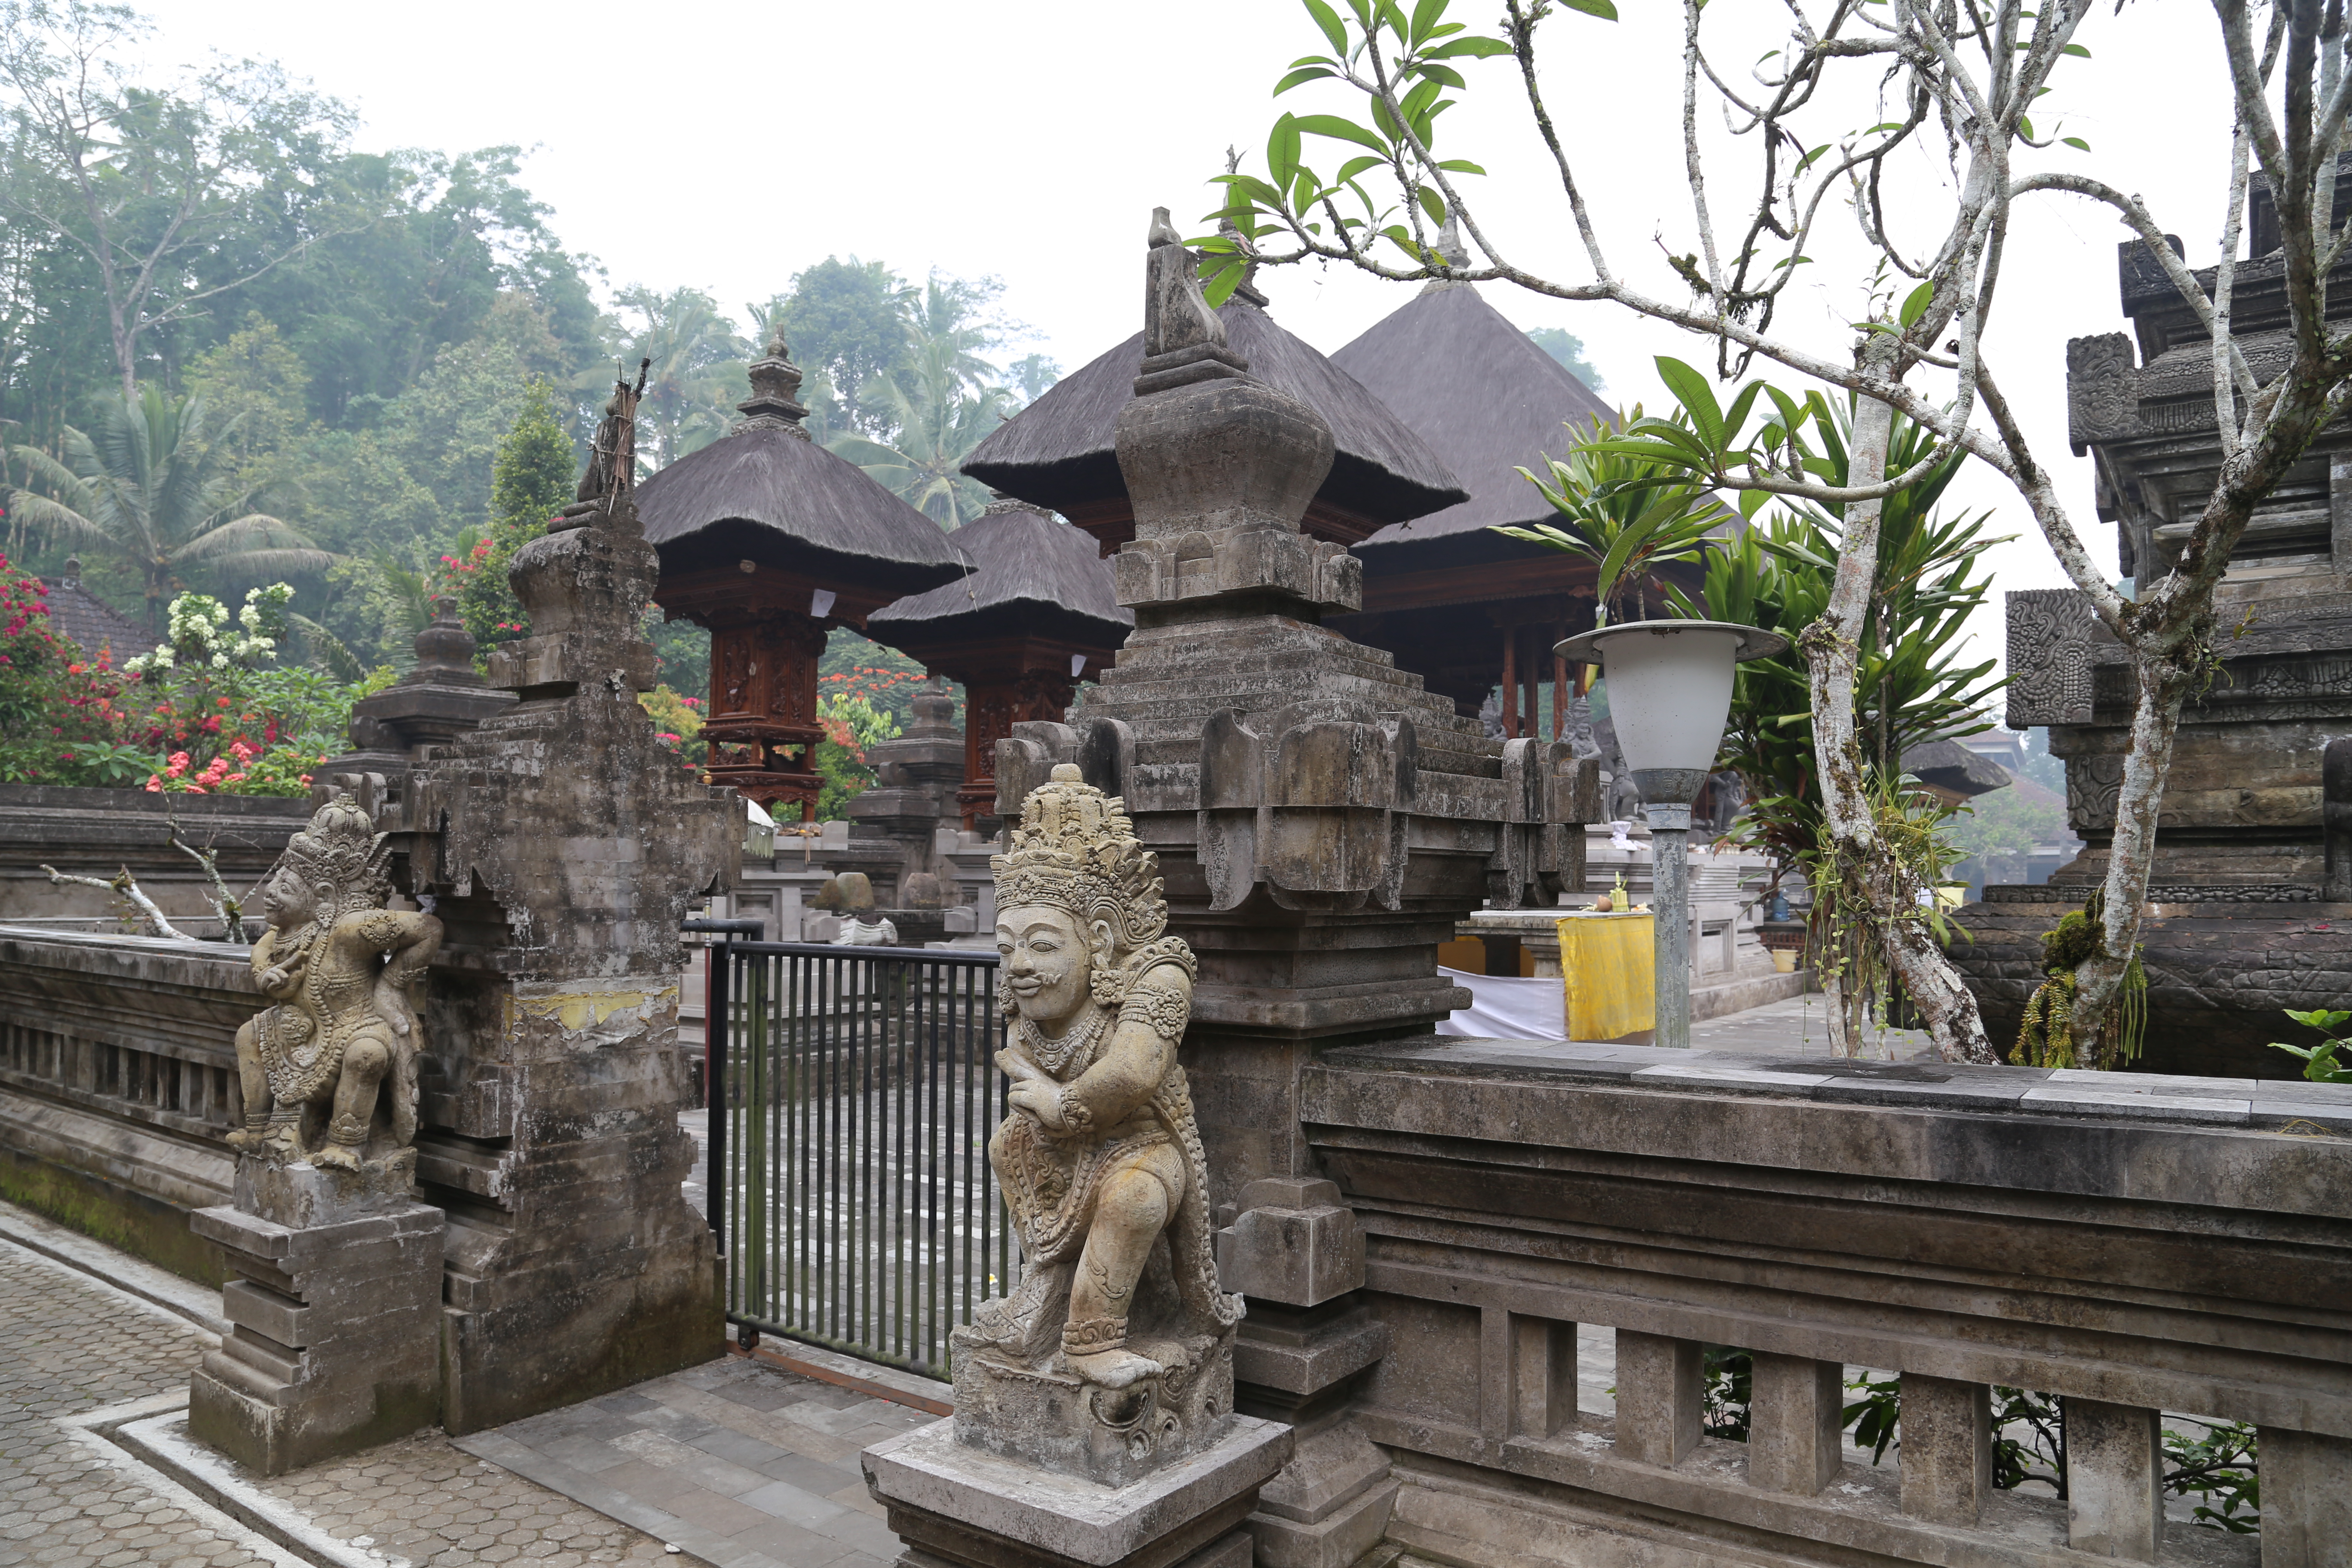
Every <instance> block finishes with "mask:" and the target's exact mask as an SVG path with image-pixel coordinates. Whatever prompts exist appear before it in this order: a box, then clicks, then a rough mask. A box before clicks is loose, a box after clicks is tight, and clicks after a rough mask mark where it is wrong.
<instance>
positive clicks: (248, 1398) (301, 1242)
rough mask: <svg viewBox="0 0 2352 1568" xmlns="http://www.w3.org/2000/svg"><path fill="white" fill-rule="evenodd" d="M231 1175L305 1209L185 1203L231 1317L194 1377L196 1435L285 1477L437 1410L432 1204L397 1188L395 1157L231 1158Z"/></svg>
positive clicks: (406, 1428)
mask: <svg viewBox="0 0 2352 1568" xmlns="http://www.w3.org/2000/svg"><path fill="white" fill-rule="evenodd" d="M240 1163H241V1165H243V1166H245V1167H257V1166H261V1165H262V1162H260V1161H257V1160H254V1159H251V1158H247V1159H246V1160H244V1161H242V1162H240ZM237 1185H238V1189H239V1191H240V1192H241V1193H243V1194H246V1195H247V1197H248V1198H251V1199H254V1200H255V1201H257V1202H260V1203H262V1204H264V1205H267V1206H268V1207H269V1208H270V1209H271V1210H272V1212H273V1214H286V1215H297V1216H303V1217H307V1218H308V1219H310V1221H311V1222H312V1223H310V1224H307V1225H289V1224H286V1223H284V1222H283V1221H281V1220H279V1219H278V1218H275V1217H269V1216H265V1215H256V1214H247V1213H244V1212H241V1211H239V1210H236V1209H226V1208H214V1209H206V1210H203V1211H201V1212H199V1213H198V1214H197V1215H194V1216H193V1220H192V1228H194V1230H196V1231H197V1233H198V1234H200V1235H204V1236H207V1237H210V1238H211V1239H213V1240H215V1241H217V1242H219V1243H220V1245H221V1249H222V1254H223V1257H224V1258H225V1260H226V1267H227V1269H228V1271H229V1273H230V1275H231V1276H232V1279H230V1281H229V1283H228V1284H227V1285H226V1287H225V1288H224V1289H223V1291H222V1307H223V1310H224V1312H225V1314H226V1316H227V1317H228V1319H229V1321H231V1323H232V1324H233V1325H235V1326H234V1327H233V1328H232V1329H231V1331H230V1332H229V1333H228V1334H227V1335H226V1337H225V1338H224V1339H223V1340H222V1341H221V1343H220V1347H219V1348H218V1349H217V1350H215V1351H213V1352H209V1353H207V1354H206V1355H205V1359H204V1363H203V1365H202V1366H201V1367H200V1368H199V1369H198V1370H197V1372H196V1373H195V1374H194V1378H193V1379H192V1381H191V1384H190V1387H189V1394H188V1429H189V1431H190V1433H191V1434H192V1435H194V1436H195V1437H197V1438H198V1439H200V1440H201V1441H204V1442H206V1443H209V1444H211V1445H212V1446H213V1447H216V1448H219V1449H220V1450H222V1451H223V1452H224V1453H226V1454H227V1455H228V1456H229V1457H230V1458H234V1459H236V1461H238V1462H239V1463H240V1464H243V1465H245V1466H246V1467H247V1468H250V1469H254V1470H257V1471H259V1472H260V1473H262V1474H263V1475H278V1474H281V1473H283V1472H285V1471H287V1470H290V1469H297V1468H300V1467H302V1466H304V1465H310V1464H315V1463H317V1462H318V1461H320V1460H321V1459H327V1458H334V1457H335V1456H337V1455H339V1454H348V1453H353V1452H356V1451H358V1450H360V1449H362V1448H368V1447H374V1446H375V1445H377V1444H379V1443H385V1442H389V1441H391V1440H392V1439H394V1438H395V1437H402V1436H407V1435H408V1434H409V1433H410V1432H413V1431H415V1430H416V1429H417V1428H418V1427H420V1426H430V1425H432V1424H433V1423H434V1422H435V1421H436V1420H437V1419H439V1417H440V1414H441V1344H440V1341H441V1262H442V1258H441V1254H442V1236H443V1230H444V1227H445V1225H446V1220H445V1219H444V1217H443V1215H442V1213H441V1211H440V1210H439V1209H436V1208H432V1207H428V1206H427V1205H423V1204H419V1203H416V1202H415V1201H414V1200H404V1199H403V1198H402V1196H401V1190H402V1189H404V1188H405V1187H406V1185H407V1176H406V1173H405V1171H404V1170H403V1171H402V1172H400V1173H398V1175H397V1179H396V1181H395V1180H394V1177H393V1175H392V1174H391V1173H388V1172H386V1171H385V1170H383V1169H372V1170H370V1171H369V1172H367V1173H365V1174H353V1173H344V1172H337V1171H320V1170H318V1169H316V1168H314V1167H312V1166H310V1164H308V1163H300V1164H295V1165H290V1166H282V1167H266V1168H263V1169H259V1170H252V1169H247V1170H240V1172H239V1173H238V1183H237Z"/></svg>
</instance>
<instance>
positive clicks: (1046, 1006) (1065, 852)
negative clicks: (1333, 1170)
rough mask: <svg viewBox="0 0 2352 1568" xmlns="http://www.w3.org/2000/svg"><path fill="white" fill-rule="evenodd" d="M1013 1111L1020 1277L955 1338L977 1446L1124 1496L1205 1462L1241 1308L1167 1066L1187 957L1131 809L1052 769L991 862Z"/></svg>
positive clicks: (1005, 1134)
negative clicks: (1166, 1467)
mask: <svg viewBox="0 0 2352 1568" xmlns="http://www.w3.org/2000/svg"><path fill="white" fill-rule="evenodd" d="M993 866H994V868H995V872H996V904H997V910H998V915H997V921H996V942H997V949H998V951H999V952H1001V953H1002V954H1003V977H1002V984H1003V1005H1004V1007H1005V1009H1006V1011H1007V1012H1008V1013H1009V1014H1010V1015H1011V1016H1012V1030H1011V1036H1012V1038H1011V1041H1010V1043H1009V1044H1008V1045H1007V1046H1006V1047H1005V1048H1004V1049H1003V1051H1001V1052H999V1053H998V1055H997V1058H996V1061H997V1065H998V1066H999V1067H1000V1068H1003V1071H1004V1072H1005V1074H1006V1075H1007V1076H1008V1077H1010V1078H1011V1079H1013V1087H1012V1089H1011V1091H1010V1093H1009V1095H1008V1096H1007V1098H1008V1100H1009V1101H1010V1104H1011V1110H1010V1111H1009V1113H1008V1114H1007V1115H1006V1117H1005V1119H1004V1121H1003V1124H1002V1125H1000V1126H999V1127H998V1128H997V1131H996V1134H995V1136H994V1138H993V1139H992V1140H991V1141H990V1143H989V1159H990V1162H991V1163H992V1165H993V1166H994V1167H995V1170H996V1173H997V1179H998V1181H999V1182H1000V1184H1002V1185H1003V1190H1004V1195H1005V1199H1006V1202H1007V1203H1008V1204H1009V1205H1010V1206H1011V1208H1012V1211H1013V1220H1014V1223H1015V1224H1016V1225H1018V1226H1020V1233H1021V1246H1022V1258H1023V1264H1024V1268H1025V1270H1026V1273H1025V1275H1024V1278H1023V1279H1022V1282H1021V1285H1020V1288H1019V1289H1017V1290H1015V1291H1014V1292H1013V1294H1012V1295H1011V1296H1009V1297H1003V1298H999V1299H997V1300H992V1301H990V1302H988V1303H987V1304H985V1305H984V1306H982V1309H981V1310H980V1311H979V1312H978V1314H976V1316H975V1319H974V1321H972V1323H971V1325H970V1326H968V1327H966V1328H962V1329H959V1330H958V1331H956V1335H955V1340H956V1344H957V1347H958V1350H957V1355H956V1430H957V1436H959V1438H961V1440H962V1441H964V1442H966V1443H971V1444H973V1445H975V1446H977V1447H986V1448H989V1449H992V1450H993V1451H996V1452H1000V1453H1004V1454H1008V1455H1012V1456H1014V1457H1018V1458H1027V1459H1031V1460H1033V1461H1035V1462H1038V1463H1042V1464H1045V1465H1047V1466H1049V1467H1052V1468H1061V1469H1067V1470H1073V1471H1076V1472H1077V1473H1082V1474H1086V1475H1088V1476H1091V1477H1092V1478H1094V1479H1097V1480H1100V1481H1103V1482H1105V1483H1107V1484H1110V1485H1121V1484H1124V1483H1125V1482H1126V1481H1128V1480H1130V1479H1135V1478H1136V1477H1137V1476H1139V1475H1141V1474H1143V1473H1144V1472H1146V1471H1148V1470H1149V1469H1150V1468H1155V1467H1156V1466H1158V1465H1159V1464H1161V1463H1164V1462H1166V1461H1167V1460H1168V1459H1171V1458H1175V1457H1178V1456H1180V1455H1181V1454H1185V1453H1190V1452H1192V1451H1195V1450H1196V1449H1198V1448H1200V1447H1205V1446H1206V1445H1208V1444H1210V1443H1212V1442H1214V1441H1215V1440H1216V1438H1217V1436H1219V1435H1220V1434H1221V1433H1222V1431H1223V1427H1224V1424H1225V1418H1226V1417H1227V1416H1228V1415H1231V1413H1232V1409H1233V1329H1234V1324H1235V1323H1236V1322H1238V1321H1240V1319H1241V1316H1242V1300H1241V1298H1240V1297H1238V1296H1231V1295H1227V1294H1225V1293H1223V1291H1221V1290H1219V1289H1217V1276H1216V1265H1215V1259H1214V1257H1213V1253H1212V1250H1211V1248H1212V1243H1211V1239H1210V1221H1209V1208H1208V1173H1207V1168H1206V1163H1205V1162H1204V1160H1203V1158H1202V1152H1201V1138H1200V1131H1199V1130H1198V1128H1197V1127H1196V1126H1195V1124H1194V1122H1193V1118H1192V1096H1191V1092H1190V1090H1189V1089H1188V1088H1187V1087H1186V1084H1185V1079H1184V1070H1183V1068H1181V1067H1180V1066H1178V1065H1177V1060H1176V1052H1177V1047H1178V1045H1179V1043H1180V1042H1181V1040H1182V1039H1183V1037H1184V1027H1185V1025H1186V1023H1187V1021H1188V1020H1189V1019H1190V1017H1191V1014H1192V976H1193V973H1194V965H1193V959H1192V949H1191V948H1189V947H1187V946H1186V945H1185V943H1184V942H1182V941H1181V939H1179V938H1176V937H1171V936H1169V935H1167V934H1165V933H1166V930H1167V924H1168V906H1167V900H1166V899H1165V897H1164V896H1163V894H1162V891H1161V887H1160V877H1159V867H1158V863H1157V862H1156V860H1155V859H1154V858H1153V857H1152V856H1151V855H1150V853H1149V852H1148V851H1146V850H1145V849H1144V848H1143V847H1142V846H1141V845H1140V844H1139V843H1138V842H1137V841H1136V837H1135V833H1134V830H1133V828H1132V827H1131V826H1129V822H1128V818H1127V814H1126V812H1125V810H1124V809H1123V808H1122V803H1121V802H1119V801H1118V800H1116V799H1113V798H1110V797H1108V796H1107V795H1104V794H1103V793H1102V792H1101V791H1100V790H1098V789H1096V788H1094V787H1093V786H1091V785H1089V784H1084V783H1081V782H1080V780H1079V773H1078V770H1077V769H1076V768H1075V767H1073V766H1070V765H1068V764H1066V763H1065V764H1063V765H1061V766H1059V767H1056V768H1055V770H1054V772H1053V775H1052V778H1051V780H1050V782H1048V783H1046V784H1044V785H1042V786H1040V787H1039V788H1038V789H1037V790H1035V791H1034V792H1033V793H1032V794H1031V795H1030V796H1029V797H1028V799H1027V800H1026V801H1025V802H1024V803H1023V805H1022V808H1021V821H1020V824H1019V826H1016V827H1014V828H1013V830H1012V831H1011V833H1010V834H1009V836H1008V842H1007V847H1006V851H1005V853H1004V854H1003V855H1000V856H997V857H996V858H994V861H993Z"/></svg>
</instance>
